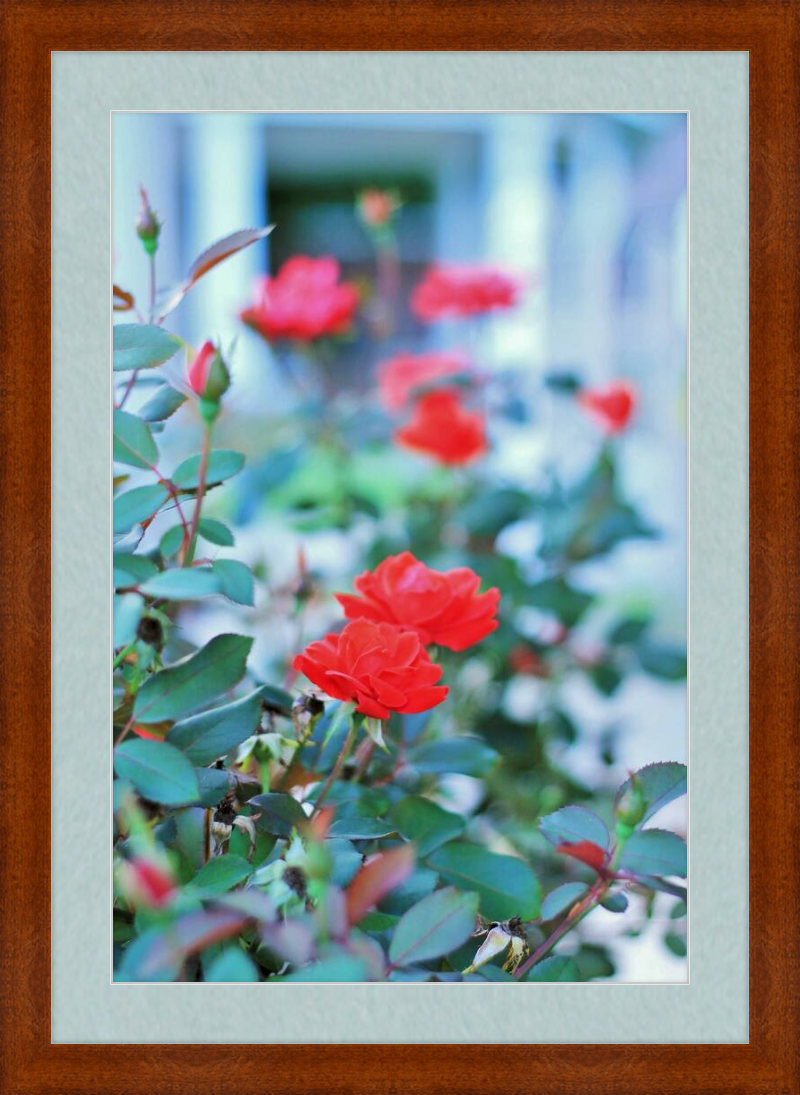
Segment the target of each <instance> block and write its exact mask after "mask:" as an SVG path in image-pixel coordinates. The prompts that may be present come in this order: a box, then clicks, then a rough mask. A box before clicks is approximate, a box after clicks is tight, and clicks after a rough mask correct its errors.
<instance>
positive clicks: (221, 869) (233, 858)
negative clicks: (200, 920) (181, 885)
mask: <svg viewBox="0 0 800 1095" xmlns="http://www.w3.org/2000/svg"><path fill="white" fill-rule="evenodd" d="M252 873H253V868H252V867H251V866H250V864H249V863H248V862H247V860H246V859H242V858H241V856H238V855H230V854H228V855H218V856H214V858H213V859H209V861H208V863H206V864H205V866H203V867H201V868H200V870H199V871H198V872H197V874H196V875H195V876H194V878H193V879H192V881H191V883H190V884H189V885H190V887H191V888H192V889H195V890H202V891H203V892H204V893H207V894H220V893H226V892H227V891H228V890H232V889H233V887H234V886H238V884H239V883H240V882H244V880H245V879H246V878H249V877H250V875H251V874H252Z"/></svg>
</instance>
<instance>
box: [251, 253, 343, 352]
mask: <svg viewBox="0 0 800 1095" xmlns="http://www.w3.org/2000/svg"><path fill="white" fill-rule="evenodd" d="M358 301H359V297H358V290H357V289H356V287H355V286H354V285H349V284H347V283H344V284H340V282H339V263H338V262H337V261H336V259H333V258H330V257H328V256H326V257H324V258H319V259H312V258H308V257H307V256H305V255H296V256H295V257H294V258H291V259H289V261H288V262H286V263H284V265H283V266H282V267H281V269H280V272H279V273H278V274H277V276H276V277H265V278H260V279H259V280H258V282H257V283H256V288H255V300H254V302H253V304H252V305H251V306H250V307H249V308H245V309H244V311H243V312H241V313H240V316H241V319H243V320H244V322H245V323H246V324H247V325H248V326H250V327H252V328H253V329H254V330H255V331H258V333H259V334H260V335H263V337H264V338H265V339H266V340H267V341H268V342H277V341H279V340H280V339H296V340H298V341H300V342H310V341H311V340H312V339H315V338H323V337H324V336H326V335H341V334H344V333H345V332H346V331H347V330H348V329H349V328H350V326H351V324H352V322H353V317H354V315H355V313H356V309H357V308H358Z"/></svg>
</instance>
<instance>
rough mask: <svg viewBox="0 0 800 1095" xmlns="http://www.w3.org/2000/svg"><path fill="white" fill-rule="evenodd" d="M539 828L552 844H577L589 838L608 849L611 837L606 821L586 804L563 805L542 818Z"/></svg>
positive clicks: (604, 849) (593, 842)
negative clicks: (588, 808)
mask: <svg viewBox="0 0 800 1095" xmlns="http://www.w3.org/2000/svg"><path fill="white" fill-rule="evenodd" d="M539 828H540V829H541V831H542V835H543V836H544V837H545V839H547V840H549V841H550V843H551V844H554V845H556V846H558V845H559V844H575V843H578V842H579V841H581V840H589V841H591V843H592V844H597V845H598V846H599V847H600V848H602V849H603V851H606V850H607V848H608V846H609V844H610V842H611V838H610V836H609V833H608V829H607V828H606V826H605V822H604V821H603V820H602V818H599V817H598V816H597V814H595V813H593V812H592V811H591V810H587V809H586V807H585V806H562V808H561V809H560V810H556V811H555V813H552V814H547V815H546V816H545V817H543V818H540V820H539Z"/></svg>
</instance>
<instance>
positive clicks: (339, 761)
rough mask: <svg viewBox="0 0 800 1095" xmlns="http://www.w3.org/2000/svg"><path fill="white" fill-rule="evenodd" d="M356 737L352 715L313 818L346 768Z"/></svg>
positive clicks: (318, 798) (316, 804)
mask: <svg viewBox="0 0 800 1095" xmlns="http://www.w3.org/2000/svg"><path fill="white" fill-rule="evenodd" d="M355 738H356V724H355V720H354V719H353V718H352V717H351V718H350V725H349V727H348V729H347V737H346V738H345V739H344V745H343V746H342V748H341V750H340V752H339V756H338V757H337V758H336V763H335V764H334V766H333V768H331V770H330V774H329V775H328V778H327V779H326V780H325V782H324V783H323V785H322V790H321V791H320V793H319V794H318V795H317V799H316V802H315V803H314V810H313V812H312V814H311V817H312V818H314V817H316V816H317V814H318V813H319V812H320V810H321V809H322V804H323V802H324V801H325V799H326V798H327V795H328V792H329V791H330V789H331V787H332V786H333V783H334V781H335V780H336V779H337V778H338V776H339V773H340V772H341V770H342V768H344V763H345V761H346V760H347V758H348V757H349V756H350V750H351V749H352V748H353V742H354V741H355Z"/></svg>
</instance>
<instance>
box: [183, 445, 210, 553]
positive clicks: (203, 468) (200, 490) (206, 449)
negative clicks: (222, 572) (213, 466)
mask: <svg viewBox="0 0 800 1095" xmlns="http://www.w3.org/2000/svg"><path fill="white" fill-rule="evenodd" d="M211 429H212V427H211V426H210V425H208V424H206V427H205V432H204V434H203V452H202V455H201V457H200V475H199V477H198V479H199V481H198V484H197V502H196V503H195V507H194V516H193V517H192V527H191V529H190V531H189V542H188V544H185V550H184V553H183V565H184V566H185V567H188V566H191V563H192V559H194V553H195V548H196V547H197V530H198V528H199V526H200V511H201V510H202V508H203V499H204V498H205V493H206V476H207V474H208V458H209V454H210V451H211Z"/></svg>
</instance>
